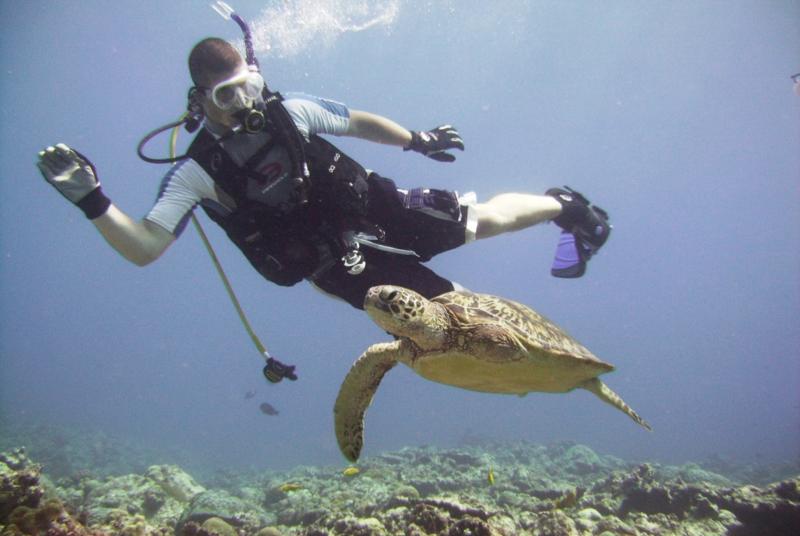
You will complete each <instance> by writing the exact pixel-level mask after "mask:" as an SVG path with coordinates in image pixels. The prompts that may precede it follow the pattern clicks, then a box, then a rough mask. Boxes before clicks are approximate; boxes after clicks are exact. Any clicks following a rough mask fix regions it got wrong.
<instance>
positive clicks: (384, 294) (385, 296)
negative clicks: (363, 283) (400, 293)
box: [380, 289, 397, 303]
mask: <svg viewBox="0 0 800 536" xmlns="http://www.w3.org/2000/svg"><path fill="white" fill-rule="evenodd" d="M396 297H397V291H396V290H394V289H391V290H383V291H381V296H380V298H381V301H383V302H386V303H389V302H393V301H394V299H395V298H396Z"/></svg>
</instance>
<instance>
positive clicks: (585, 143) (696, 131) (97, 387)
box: [0, 0, 800, 478]
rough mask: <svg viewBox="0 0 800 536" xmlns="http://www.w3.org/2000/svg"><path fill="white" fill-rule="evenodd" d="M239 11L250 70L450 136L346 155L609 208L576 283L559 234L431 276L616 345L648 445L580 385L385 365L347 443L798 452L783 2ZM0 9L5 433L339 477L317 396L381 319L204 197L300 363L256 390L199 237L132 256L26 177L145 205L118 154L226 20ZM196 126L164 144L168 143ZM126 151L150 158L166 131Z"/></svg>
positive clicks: (799, 38)
mask: <svg viewBox="0 0 800 536" xmlns="http://www.w3.org/2000/svg"><path fill="white" fill-rule="evenodd" d="M233 7H234V8H235V9H236V11H237V12H238V13H239V14H240V15H242V16H243V17H244V18H245V19H247V20H249V21H250V22H251V24H252V26H253V28H254V30H255V34H256V45H257V49H258V50H257V52H258V54H259V57H260V59H261V67H262V70H263V72H264V74H265V77H266V79H267V82H268V84H269V85H270V87H271V88H272V89H277V90H280V91H283V92H286V91H302V92H305V93H309V94H313V95H318V96H323V97H328V98H331V99H334V100H339V101H342V102H344V103H346V104H348V105H349V106H351V107H352V108H354V109H360V110H367V111H372V112H375V113H378V114H381V115H385V116H387V117H390V118H392V119H394V120H396V121H398V122H399V123H401V124H402V125H404V126H406V127H407V128H410V129H415V130H423V129H429V128H432V127H434V126H436V125H439V124H442V123H452V124H453V125H455V126H456V127H457V128H458V129H459V131H460V132H461V134H462V136H463V138H464V140H465V143H466V151H465V152H463V153H461V152H459V153H457V155H456V156H457V160H456V162H454V163H452V164H441V163H437V162H434V161H432V160H429V159H426V158H423V157H421V156H420V155H417V154H413V153H408V152H403V151H401V150H400V149H398V148H392V147H386V146H380V145H376V144H371V143H368V142H364V141H359V140H352V139H337V140H335V143H336V144H337V145H339V146H340V147H341V148H342V149H344V150H345V151H346V152H347V153H349V154H350V155H351V156H353V157H354V158H356V159H357V160H359V161H360V162H361V163H363V164H364V165H365V167H367V168H370V169H374V170H376V171H378V172H380V173H381V174H383V175H385V176H388V177H391V178H393V179H394V180H395V181H396V182H397V183H398V184H399V185H400V186H405V187H415V186H426V187H436V188H447V189H454V190H458V191H459V192H462V193H463V192H467V191H476V192H477V194H478V197H479V199H481V200H487V199H488V198H490V197H491V196H492V195H494V194H497V193H501V192H508V191H520V192H529V193H542V192H544V190H546V189H547V188H549V187H552V186H559V185H563V184H567V185H569V186H571V187H574V188H575V189H577V190H579V191H581V192H583V193H584V194H585V195H586V196H587V197H589V199H591V200H592V201H593V202H595V203H596V204H598V205H599V206H601V207H603V208H604V209H606V210H607V211H608V212H609V213H610V216H611V221H612V223H613V225H614V231H613V233H612V236H611V239H610V240H609V242H608V244H607V245H606V246H604V248H603V250H602V251H601V252H600V254H599V255H598V256H597V257H595V258H594V259H593V260H592V261H591V263H590V264H589V267H588V271H587V275H586V276H584V277H583V278H582V279H579V280H559V279H555V278H553V277H551V276H550V275H549V266H550V262H551V259H552V256H553V253H554V250H555V245H556V242H557V238H558V229H557V228H556V227H555V226H554V225H541V226H538V227H534V228H532V229H528V230H525V231H522V232H519V233H515V234H513V235H505V236H501V237H497V238H494V239H492V240H488V241H481V242H478V243H474V244H470V245H467V246H465V247H463V248H459V249H457V250H455V251H451V252H448V253H445V254H442V255H440V256H438V257H436V258H435V259H433V260H432V261H431V262H430V263H429V265H430V266H431V267H432V268H434V269H435V270H436V271H437V272H439V273H440V274H442V275H443V276H445V277H448V278H451V279H453V280H455V281H458V282H459V283H461V284H462V285H463V286H465V287H467V288H469V289H471V290H474V291H477V292H484V293H490V294H496V295H500V296H504V297H507V298H511V299H514V300H516V301H520V302H522V303H525V304H527V305H529V306H531V307H533V308H535V309H536V310H537V311H539V312H540V313H542V314H544V315H546V316H548V317H550V318H551V319H552V320H554V321H555V322H556V323H557V324H559V325H560V326H561V327H563V328H564V329H565V330H566V331H567V332H569V333H570V334H571V335H573V336H574V337H575V338H577V339H578V340H579V341H581V342H582V343H583V344H585V345H586V346H587V347H588V348H589V349H591V350H592V351H593V352H594V353H595V354H596V355H597V356H598V357H600V358H601V359H603V360H606V361H608V362H610V363H612V364H614V365H615V366H616V367H617V370H616V371H614V372H613V373H610V374H608V375H606V376H604V377H603V379H604V381H605V382H606V383H607V384H608V385H609V386H610V387H611V388H612V389H614V390H615V391H616V392H618V393H619V394H620V395H621V396H622V397H623V398H624V399H625V400H626V401H627V402H628V403H629V404H630V405H631V406H632V407H633V408H634V409H636V411H637V412H638V413H639V414H641V415H642V416H643V417H644V418H645V419H647V420H648V421H649V422H650V423H651V424H652V426H653V428H654V431H653V432H652V433H647V432H644V431H643V430H642V429H640V428H639V427H637V426H636V425H635V424H633V423H632V422H631V421H630V420H629V419H628V418H626V417H625V416H624V415H622V414H621V413H619V412H618V411H616V410H614V409H613V408H611V407H609V406H607V405H605V404H602V403H600V402H599V401H598V400H597V399H596V398H595V397H594V395H592V394H590V393H587V392H584V391H578V392H573V393H569V394H563V395H549V394H540V393H533V394H530V395H528V396H526V397H524V398H519V397H515V396H497V395H486V394H479V393H471V392H467V391H463V390H457V389H454V388H451V387H446V386H443V385H438V384H434V383H431V382H427V381H425V380H423V379H421V378H419V377H417V376H416V375H414V374H413V373H412V372H411V371H409V370H408V369H406V368H402V367H398V368H396V369H394V370H393V371H392V372H391V373H390V374H388V375H387V376H386V378H385V379H384V381H383V383H382V385H381V387H380V389H379V391H378V393H377V396H376V397H375V400H374V403H373V404H372V406H371V408H370V410H369V411H368V413H367V418H366V435H365V449H364V454H363V455H364V456H365V457H367V458H369V457H375V456H381V455H382V454H384V453H386V452H396V451H399V450H400V449H403V448H405V447H411V448H422V447H425V446H433V447H438V448H445V449H446V448H459V447H466V446H468V445H469V446H472V445H480V444H496V443H501V444H502V443H503V442H519V441H523V442H530V443H536V444H559V442H570V443H578V444H581V445H586V446H588V447H589V448H591V449H593V450H594V451H596V452H598V453H602V454H603V455H610V456H614V457H619V458H621V459H624V460H638V461H648V462H653V463H672V464H683V463H687V462H703V461H709V460H712V461H713V460H717V461H719V460H733V461H736V462H737V463H738V462H740V463H742V464H754V463H755V464H762V465H764V466H767V465H771V464H790V465H791V464H793V465H794V466H795V467H796V464H797V463H798V460H800V360H799V358H800V350H799V349H800V325H799V324H798V318H799V317H800V277H798V275H799V274H800V189H799V187H798V185H800V150H798V149H799V148H800V97H798V96H797V95H796V94H795V93H794V92H793V91H792V83H791V80H790V79H789V76H790V75H792V74H793V73H795V72H797V71H800V25H798V21H800V3H798V2H795V1H793V0H786V1H778V0H775V1H765V2H761V1H755V0H753V1H732V2H723V1H699V2H692V1H676V2H635V1H614V2H600V1H570V2H556V1H550V2H543V1H523V0H519V1H512V0H506V1H498V2H491V3H488V2H479V1H473V0H463V1H444V0H443V1H430V2H421V1H410V0H409V1H402V0H395V1H376V2H367V1H345V0H286V1H284V2H278V1H274V2H264V1H258V2H256V1H243V0H236V2H235V3H233ZM0 20H2V21H3V28H4V30H3V32H0V50H2V60H0V61H1V65H2V71H0V74H1V76H2V77H1V78H0V450H3V449H10V448H14V447H18V446H21V445H27V446H28V448H29V453H31V454H32V455H33V456H34V457H37V456H38V458H39V461H43V462H45V472H46V471H47V470H48V468H47V463H50V465H51V468H52V467H56V466H57V465H58V463H61V464H63V471H64V472H68V471H69V469H70V464H73V465H76V466H77V465H81V466H82V465H91V464H92V463H94V464H95V465H96V467H97V468H98V469H99V468H101V467H102V468H108V471H110V472H112V473H113V472H117V473H122V472H126V471H132V470H139V469H140V467H141V466H145V467H146V465H147V464H152V463H176V464H180V466H181V467H182V468H184V469H185V470H187V471H189V472H190V473H192V474H193V475H194V476H195V477H197V478H201V477H203V476H204V475H210V474H213V473H214V472H218V471H223V470H224V471H237V470H248V469H254V470H255V469H258V470H292V469H294V468H296V467H297V466H299V465H304V466H305V465H309V466H310V465H343V462H344V459H343V458H342V457H341V455H340V454H339V452H338V448H337V446H336V442H335V438H334V433H333V426H332V425H333V419H332V407H333V402H334V399H335V397H336V394H337V392H338V388H339V385H340V382H341V380H342V379H343V378H344V376H345V374H346V373H347V371H348V369H349V367H350V365H351V363H352V362H353V361H354V360H355V358H356V357H357V356H358V355H359V354H360V353H361V352H362V351H363V350H364V349H365V348H366V347H367V346H369V345H370V344H373V343H375V342H379V341H384V340H387V339H388V336H387V335H386V334H385V333H383V332H382V331H381V330H380V329H379V328H377V327H376V326H375V325H374V324H373V323H372V322H371V321H370V320H369V319H368V318H367V316H366V315H365V314H363V313H362V312H360V311H357V310H355V309H353V308H351V307H349V306H348V305H346V304H344V303H341V302H337V301H334V300H331V299H329V298H327V297H325V296H323V295H322V294H321V293H319V292H317V291H315V290H313V289H312V288H311V287H310V286H308V285H307V284H305V283H302V284H299V285H297V286H296V287H293V288H290V289H286V288H281V287H278V286H275V285H272V284H270V283H268V282H265V281H264V280H262V279H261V278H260V276H259V275H258V274H257V273H256V272H255V271H254V270H253V269H252V268H251V267H250V265H249V263H248V262H247V261H246V260H245V259H244V258H243V257H242V256H241V254H240V253H239V252H238V251H237V250H236V249H235V248H234V247H233V246H232V245H231V244H230V243H228V241H227V239H226V238H225V236H224V234H223V233H222V232H221V231H220V230H219V229H217V228H216V226H214V225H213V224H207V222H208V220H207V219H206V218H205V216H201V217H200V219H201V220H202V221H203V223H204V225H205V230H206V231H207V232H208V234H209V235H210V236H211V240H212V242H213V244H214V247H215V248H216V250H217V253H218V255H219V256H220V258H221V260H222V262H223V264H224V266H225V269H226V271H227V272H228V274H229V276H230V277H231V279H232V281H233V284H234V287H235V289H236V290H237V292H238V294H239V297H240V299H241V301H242V305H243V307H244V309H245V310H246V311H247V314H248V316H249V319H250V321H251V322H252V323H253V325H254V327H255V329H256V331H257V333H258V334H259V335H260V337H261V338H262V339H263V340H264V342H265V344H266V346H267V347H268V348H269V350H270V352H271V353H272V354H273V355H275V356H276V357H278V358H279V359H281V360H283V361H285V362H290V363H294V364H296V365H297V367H298V368H297V372H298V375H299V376H300V379H299V381H297V382H283V383H281V384H279V385H270V384H267V382H265V380H264V379H263V377H262V375H261V367H262V364H263V362H262V360H261V359H260V356H259V355H258V353H257V352H256V351H255V349H254V348H253V346H252V344H251V342H250V340H249V338H248V337H247V335H246V333H245V331H244V329H243V327H242V325H241V323H240V322H239V319H238V317H237V316H236V313H235V311H234V309H233V307H232V306H231V304H230V301H229V300H228V297H227V295H226V293H225V291H224V288H223V286H222V284H221V282H220V281H219V279H218V276H217V274H216V273H215V271H214V267H213V265H212V263H211V261H210V260H209V258H208V256H207V254H206V252H205V251H204V249H203V246H202V244H201V242H200V240H199V239H198V237H197V236H196V233H195V231H194V230H193V229H191V228H190V229H187V231H186V232H185V233H184V235H183V236H182V237H181V239H180V240H178V241H177V242H176V243H175V244H174V245H173V246H172V247H171V248H170V250H169V251H168V252H167V253H166V254H165V255H164V256H163V257H162V258H161V259H160V260H159V261H158V262H156V263H155V264H153V265H151V266H149V267H147V268H144V269H142V268H138V267H135V266H134V265H132V264H129V263H128V262H127V261H125V260H124V259H122V258H121V257H120V256H118V255H117V254H116V253H115V252H114V251H113V250H111V249H110V248H109V247H108V246H107V245H106V244H105V242H104V241H103V239H102V237H101V236H100V235H99V234H98V233H97V232H96V231H95V229H94V228H93V226H92V225H91V224H90V223H88V222H87V221H85V220H84V217H83V215H82V214H81V213H80V212H79V211H78V210H76V209H75V208H74V207H72V206H70V205H69V203H67V202H65V200H64V199H62V198H61V197H60V196H59V195H58V194H57V193H56V192H54V191H53V190H52V188H50V187H49V186H47V185H46V184H45V183H44V181H43V180H42V179H41V177H40V176H39V173H38V171H37V169H36V167H35V165H34V164H35V160H36V153H37V152H38V151H39V150H41V149H43V148H44V147H46V146H48V145H51V144H55V143H58V142H64V143H67V144H69V145H71V146H73V147H75V148H77V149H79V150H80V151H81V152H83V153H84V154H86V155H87V156H88V157H89V158H91V159H92V160H93V162H94V163H95V165H96V166H97V169H98V171H99V176H100V180H101V181H102V184H103V188H104V191H105V192H106V193H107V195H109V197H110V198H111V199H112V200H113V201H114V202H115V203H116V204H117V205H118V206H119V207H120V208H122V209H123V210H124V211H126V212H127V213H129V214H131V215H132V216H134V217H137V218H138V217H141V216H143V215H144V214H145V213H146V212H147V211H148V210H149V208H150V206H151V204H152V202H153V201H154V199H155V196H156V193H157V189H158V186H159V184H160V180H161V177H162V176H163V174H164V173H165V172H166V171H167V169H168V167H167V166H154V165H150V164H146V163H144V162H142V161H140V160H139V159H138V158H137V156H136V152H135V148H136V144H137V143H138V141H139V139H140V138H141V137H142V136H143V135H144V134H145V133H147V132H148V131H150V130H152V129H154V128H156V127H157V126H159V125H162V124H164V123H167V122H169V121H171V120H173V119H175V118H177V117H178V116H179V115H180V114H181V113H182V112H183V110H184V109H185V105H186V100H185V97H186V92H187V90H188V88H189V86H190V80H189V77H188V72H187V69H186V65H185V64H186V58H187V55H188V52H189V50H190V48H191V47H192V46H193V45H194V44H195V43H196V42H197V41H199V40H200V39H202V38H203V37H206V36H212V35H213V36H219V37H223V38H226V39H229V40H232V41H238V40H240V39H241V34H240V32H239V30H238V28H237V27H236V25H235V24H232V23H231V22H226V21H224V20H223V19H222V18H220V17H219V16H217V15H216V14H215V13H214V12H213V11H212V10H211V9H210V8H209V7H208V5H207V3H205V2H197V1H194V0H191V1H190V0H177V1H173V2H168V3H167V2H157V1H149V0H141V1H136V2H133V1H131V2H111V1H99V0H87V1H80V2H79V1H31V2H24V3H23V2H1V3H0ZM189 140H190V136H189V135H187V134H186V133H185V132H184V133H182V135H181V137H180V140H179V150H180V149H181V148H185V147H186V145H187V144H188V142H189ZM147 149H148V152H149V153H150V154H153V153H159V152H162V151H163V153H164V154H166V151H167V137H166V136H163V137H161V138H158V139H156V141H155V142H153V143H151V144H150V145H148V148H147ZM251 391H255V396H253V397H252V398H247V397H246V394H247V393H248V392H251ZM264 402H266V403H268V404H270V405H271V406H273V407H274V408H275V409H276V410H277V411H278V414H277V415H267V414H265V413H263V412H262V411H261V410H260V409H259V405H260V404H262V403H264ZM103 457H108V458H109V459H108V460H105V461H102V462H101V459H102V458H103ZM58 460H61V461H60V462H58ZM77 460H83V461H77Z"/></svg>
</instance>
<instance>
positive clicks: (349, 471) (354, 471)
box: [342, 466, 361, 476]
mask: <svg viewBox="0 0 800 536" xmlns="http://www.w3.org/2000/svg"><path fill="white" fill-rule="evenodd" d="M360 472H361V469H359V468H358V467H353V466H350V467H348V468H347V469H345V470H344V471H342V474H343V475H344V476H356V475H357V474H358V473H360Z"/></svg>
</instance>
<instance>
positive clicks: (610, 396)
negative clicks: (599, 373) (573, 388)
mask: <svg viewBox="0 0 800 536" xmlns="http://www.w3.org/2000/svg"><path fill="white" fill-rule="evenodd" d="M578 387H581V388H583V389H586V390H587V391H591V392H593V393H594V394H595V395H597V397H598V398H599V399H600V400H602V401H603V402H606V403H608V404H611V405H612V406H614V407H615V408H617V409H618V410H620V411H622V412H624V413H625V414H626V415H628V417H630V418H631V419H633V420H634V421H636V423H637V424H639V425H640V426H642V427H643V428H645V429H646V430H648V431H650V432H652V431H653V429H652V428H651V427H650V425H649V424H647V422H646V421H645V420H644V419H642V418H641V417H640V416H639V414H638V413H636V412H635V411H633V409H632V408H631V407H630V406H629V405H628V404H626V403H625V401H624V400H622V397H620V396H619V395H618V394H617V393H615V392H614V391H612V390H611V388H609V387H608V386H607V385H606V384H604V383H603V382H602V381H600V380H598V379H597V378H592V379H591V380H586V381H585V382H583V383H581V384H580V385H578Z"/></svg>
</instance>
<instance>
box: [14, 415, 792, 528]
mask: <svg viewBox="0 0 800 536" xmlns="http://www.w3.org/2000/svg"><path fill="white" fill-rule="evenodd" d="M0 450H2V452H3V453H2V455H0V534H2V535H3V536H6V535H19V534H29V535H38V534H41V535H46V536H80V535H84V534H94V535H100V534H121V535H151V534H182V535H187V536H208V535H212V534H218V535H220V536H234V535H239V536H250V535H258V536H275V535H287V536H288V535H304V536H324V535H331V536H333V535H355V536H368V535H384V534H387V535H415V536H416V535H475V536H478V535H486V536H489V535H504V536H510V535H517V534H519V535H552V536H561V535H564V536H578V535H580V536H589V535H591V536H612V535H653V536H658V535H663V536H668V535H698V536H700V535H714V534H720V535H722V534H726V535H734V536H742V535H750V536H769V535H782V536H783V535H785V536H791V535H796V534H798V533H800V532H798V530H800V463H798V462H797V461H795V462H787V463H766V462H755V463H753V462H751V463H743V462H737V461H734V460H727V459H723V458H721V457H712V458H709V459H706V460H702V461H698V462H696V463H685V464H682V465H666V464H660V463H655V462H648V461H647V460H635V461H633V460H622V459H620V458H617V457H614V456H609V455H604V454H602V453H598V452H594V451H593V450H592V449H590V448H589V447H587V446H584V445H580V444H576V443H571V442H558V443H552V444H534V443H528V442H494V441H488V440H484V439H481V438H473V439H472V440H468V439H465V441H464V444H462V445H459V446H455V447H434V446H416V447H406V448H402V449H400V450H396V451H393V452H384V453H379V454H376V455H373V456H367V457H364V458H362V459H361V460H359V463H357V464H354V465H349V466H348V465H346V464H344V463H343V464H342V465H340V466H296V467H292V468H289V469H287V470H274V469H264V468H261V469H258V468H226V467H224V466H218V467H213V468H212V467H208V466H202V465H198V464H197V463H193V462H192V461H191V460H189V459H188V458H185V457H184V458H183V459H182V454H181V453H180V452H173V453H164V452H156V451H154V450H152V449H150V448H145V447H141V446H133V445H131V444H129V443H126V442H125V441H122V440H119V439H117V438H114V437H110V436H108V435H106V434H103V433H99V432H78V431H76V430H66V429H65V430H58V429H55V428H53V427H52V426H44V425H40V426H29V427H26V428H25V429H23V430H14V431H13V432H11V433H9V432H8V431H7V432H4V433H3V434H2V436H0ZM184 454H185V453H184Z"/></svg>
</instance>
